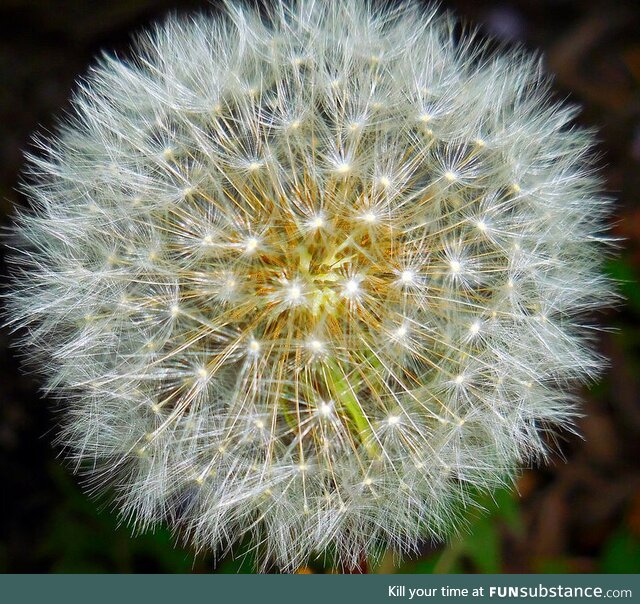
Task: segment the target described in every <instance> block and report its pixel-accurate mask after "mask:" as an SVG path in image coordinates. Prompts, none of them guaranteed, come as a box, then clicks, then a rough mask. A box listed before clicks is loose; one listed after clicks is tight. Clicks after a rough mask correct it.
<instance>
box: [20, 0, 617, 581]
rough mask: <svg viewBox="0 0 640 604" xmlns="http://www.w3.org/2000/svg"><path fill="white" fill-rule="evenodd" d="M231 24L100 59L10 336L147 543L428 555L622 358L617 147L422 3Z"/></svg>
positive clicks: (26, 216)
mask: <svg viewBox="0 0 640 604" xmlns="http://www.w3.org/2000/svg"><path fill="white" fill-rule="evenodd" d="M225 6H226V8H225V9H224V10H223V11H221V13H220V14H216V15H214V16H197V17H193V18H191V19H189V20H181V19H179V18H175V17H172V18H170V19H169V20H168V21H166V22H165V23H164V24H163V25H160V26H158V27H157V28H156V29H154V30H153V31H152V32H150V33H148V34H146V35H144V36H142V37H140V39H139V41H138V43H137V45H136V46H135V48H134V50H133V58H132V59H131V60H123V59H119V58H116V57H107V58H104V59H102V61H101V63H100V64H99V65H98V66H97V67H96V68H95V69H94V70H93V71H92V72H91V74H90V75H89V76H88V78H87V79H86V81H83V84H82V87H81V88H80V90H79V91H78V93H77V95H76V97H75V100H74V105H73V106H74V113H75V116H74V119H73V122H70V123H68V124H66V125H65V126H64V127H63V128H62V129H61V131H60V133H59V135H58V136H57V137H56V138H55V139H54V138H51V139H48V140H42V141H40V142H41V144H40V147H41V148H42V149H43V150H44V151H43V153H42V154H40V155H37V156H34V157H31V158H30V159H29V167H28V172H29V175H30V178H31V179H32V184H29V185H27V186H26V191H27V193H28V194H29V196H30V197H31V200H32V204H33V211H20V212H19V213H18V215H17V217H16V226H15V229H14V234H15V235H16V237H17V238H18V243H17V244H16V245H15V246H14V247H15V248H16V249H17V251H16V252H15V255H14V258H13V261H12V262H13V266H14V270H15V278H14V281H13V286H12V290H11V293H10V295H9V296H8V303H9V304H8V306H9V308H8V312H7V317H8V322H9V323H10V324H11V325H13V326H14V327H15V328H16V329H19V328H22V332H21V333H22V334H23V335H22V338H23V345H24V346H25V347H27V348H28V349H29V350H30V351H32V354H31V355H30V356H32V357H33V360H34V362H36V363H38V364H39V366H40V367H41V368H42V369H43V373H44V375H45V380H46V382H45V387H46V388H47V389H49V390H55V391H56V392H57V393H58V396H59V397H60V398H61V399H62V400H63V401H64V407H65V408H66V413H65V414H63V418H64V419H63V422H62V426H61V431H60V443H61V444H62V445H64V447H65V450H66V451H68V452H69V455H70V456H71V459H72V461H73V462H74V463H75V467H76V468H77V470H78V471H88V472H89V473H90V475H91V480H92V481H93V482H92V488H94V489H99V488H106V486H107V484H113V485H115V491H116V492H117V493H118V504H119V506H120V508H121V510H122V514H123V516H124V517H125V518H130V519H133V520H134V522H135V524H136V527H137V528H139V529H146V528H151V527H154V526H156V525H157V524H159V523H161V522H167V521H168V522H170V523H172V526H174V528H176V529H177V530H178V532H180V533H181V534H184V535H185V536H186V538H187V539H190V540H191V541H192V542H193V543H194V544H195V546H196V548H210V549H212V550H213V551H215V552H216V553H217V554H218V555H222V554H224V553H225V552H227V551H229V549H230V548H231V547H233V545H234V544H236V543H237V542H239V541H241V540H243V539H246V538H248V539H250V540H252V542H253V543H254V545H255V546H256V551H257V553H258V560H259V568H260V569H261V570H265V569H267V568H268V567H269V566H270V565H276V566H277V567H278V568H280V569H283V570H295V569H296V568H298V567H300V566H301V565H303V564H305V563H306V562H307V561H308V560H309V559H310V558H312V557H314V556H319V555H322V554H323V553H326V552H328V551H331V552H332V554H333V555H334V557H335V559H336V561H337V563H338V564H339V565H341V566H342V567H343V568H350V567H353V566H356V565H357V564H358V563H359V561H360V560H361V559H362V557H363V556H372V557H374V558H375V556H376V555H378V554H379V553H380V551H381V547H391V548H393V549H395V550H397V551H398V552H399V553H411V552H415V551H417V549H418V547H419V544H420V542H421V540H423V539H442V538H446V536H447V535H448V534H450V532H451V530H453V529H454V528H455V527H456V526H457V525H458V524H459V523H460V520H461V519H460V518H459V517H458V514H459V510H462V509H464V508H465V507H466V506H467V504H468V503H469V502H470V500H471V499H472V497H473V493H474V492H476V491H477V490H478V489H480V490H489V489H492V488H495V487H497V486H499V485H502V484H504V482H505V481H508V480H510V479H512V478H513V477H514V476H515V474H516V473H517V470H518V467H519V466H520V464H522V463H523V461H532V460H534V459H536V458H538V457H542V456H543V455H544V453H545V451H546V444H545V442H546V441H545V439H544V434H545V433H547V432H548V431H549V430H550V429H552V428H553V427H558V426H562V425H566V424H568V423H570V422H571V418H572V417H573V414H574V410H573V404H572V402H571V401H572V400H573V397H572V394H571V388H572V385H574V384H577V383H578V382H580V381H585V380H588V379H590V378H592V377H593V376H595V375H596V374H597V372H598V370H599V368H600V366H601V361H600V359H599V358H598V356H597V355H596V354H595V353H594V352H593V351H592V350H591V349H590V347H589V337H588V335H587V333H586V332H585V330H586V328H587V326H588V325H589V319H588V315H589V313H590V312H591V311H592V310H594V309H596V308H599V307H601V306H602V305H603V304H604V303H606V301H607V300H609V299H610V298H611V286H610V283H609V282H608V281H607V279H606V278H604V277H603V276H602V270H601V262H602V258H603V255H604V254H603V251H604V250H605V247H604V243H605V241H606V237H605V236H604V235H603V231H604V224H605V218H606V216H607V212H608V204H607V201H606V200H605V199H603V197H602V196H601V194H600V183H599V181H598V179H597V178H596V177H595V176H594V175H593V174H592V172H593V171H592V169H591V160H590V157H591V155H592V153H591V148H592V138H591V135H589V134H588V133H586V132H583V131H581V130H580V129H579V128H576V127H575V126H574V124H573V123H572V116H573V113H574V112H573V109H572V108H568V107H565V106H563V105H559V104H556V103H554V102H551V101H550V100H549V98H548V91H549V82H548V79H547V78H546V77H545V76H543V75H541V73H540V70H539V66H538V60H537V59H536V58H535V57H528V56H527V55H526V54H525V53H523V52H520V51H517V52H511V53H503V54H500V53H497V54H496V53H494V51H492V50H490V47H489V45H485V44H484V43H483V42H481V41H479V40H478V39H477V38H473V39H467V38H466V37H463V38H462V39H460V40H459V39H457V37H456V36H452V35H451V31H452V25H453V21H452V18H451V17H449V16H440V15H439V14H438V13H437V11H436V10H435V9H425V8H424V7H423V6H422V5H420V4H418V3H412V2H406V3H402V5H401V6H400V7H394V8H393V9H391V8H384V7H377V8H376V6H377V5H375V4H370V3H363V2H359V1H357V0H339V1H336V2H314V1H313V0H297V1H295V2H292V3H285V2H280V0H274V6H273V8H272V10H270V11H266V12H268V13H269V14H268V15H266V16H265V15H262V14H259V13H258V12H257V11H256V10H254V9H251V8H247V7H245V6H239V5H238V6H236V5H234V4H233V3H227V4H226V5H225ZM373 498H375V503H372V501H374V499H373Z"/></svg>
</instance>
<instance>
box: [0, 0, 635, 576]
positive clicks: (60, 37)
mask: <svg viewBox="0 0 640 604" xmlns="http://www.w3.org/2000/svg"><path fill="white" fill-rule="evenodd" d="M210 6H211V5H210V4H209V3H207V2H203V1H198V0H173V1H172V0H101V1H99V0H93V1H87V0H58V1H53V0H51V1H47V0H31V1H29V0H0V223H1V224H3V225H4V224H7V222H8V220H9V215H10V214H11V209H12V206H14V205H15V204H25V203H26V200H25V199H24V198H23V197H22V195H20V193H19V192H17V191H16V184H17V178H18V174H19V171H20V167H21V165H22V163H23V155H22V154H23V151H24V150H25V149H28V148H29V141H30V135H31V133H32V132H33V131H34V130H36V129H38V130H40V131H42V130H44V129H47V128H51V127H53V125H54V123H55V119H54V118H55V116H59V115H60V114H61V112H62V111H63V110H64V109H65V108H67V107H68V99H69V95H70V92H71V90H72V89H73V85H74V80H75V79H76V78H77V77H78V75H80V74H82V73H83V72H85V70H86V69H87V67H88V65H90V63H91V60H92V57H94V55H95V54H96V53H98V52H100V51H101V50H108V51H114V50H115V51H119V52H126V50H127V48H128V45H129V42H130V39H131V38H130V36H131V33H132V32H135V31H138V30H140V29H141V28H143V27H144V26H146V25H148V24H149V23H151V22H153V21H156V20H158V19H161V18H162V17H163V16H164V15H166V14H167V13H168V12H169V11H172V10H175V11H179V12H184V11H189V10H193V9H201V10H208V9H209V7H210ZM442 6H443V8H451V9H453V10H454V11H455V12H456V13H457V14H458V15H459V16H460V17H462V18H463V19H464V20H465V21H468V22H471V23H475V24H476V25H478V26H479V27H480V28H481V29H482V31H483V32H484V33H486V34H490V35H492V36H494V37H496V38H498V39H501V40H504V41H506V42H510V43H514V44H515V43H521V44H524V45H525V46H526V47H527V48H530V49H540V50H542V51H543V52H544V54H545V57H546V62H547V65H548V69H549V70H550V71H551V72H552V73H554V74H555V76H556V91H557V93H558V96H559V97H560V98H567V99H568V100H570V101H572V102H575V103H579V104H580V105H581V106H582V107H583V108H584V110H583V112H582V114H581V116H580V118H579V122H580V123H581V124H583V125H586V126H589V127H596V128H598V130H599V132H600V151H601V153H602V170H603V175H604V177H605V178H606V187H607V190H608V191H609V192H610V194H611V195H612V196H614V197H615V198H616V199H617V205H616V210H615V216H614V217H613V219H612V232H613V233H614V234H615V235H617V236H619V237H622V238H624V239H625V243H624V250H623V252H622V254H621V255H620V256H619V257H618V258H617V259H615V260H612V261H610V262H609V263H608V270H609V272H610V273H611V275H612V276H614V277H616V278H617V279H619V280H620V281H621V285H620V289H621V291H622V293H623V294H624V296H625V297H626V302H625V304H624V305H623V306H621V307H620V308H619V309H617V310H615V311H611V312H609V313H608V314H607V315H606V316H605V317H603V319H602V321H603V323H605V324H608V325H611V326H614V327H615V331H612V332H607V333H604V334H603V335H602V338H601V344H600V346H601V349H602V351H603V352H604V353H605V354H606V355H607V356H608V357H609V358H610V359H611V367H610V368H609V369H608V371H607V372H606V373H605V375H604V376H603V378H602V379H601V380H600V381H599V383H598V384H597V385H595V386H594V387H592V388H590V389H588V390H587V389H585V390H584V391H583V392H582V393H581V395H582V398H583V400H584V417H583V418H582V419H581V420H580V421H579V426H578V427H579V432H580V433H581V434H582V435H583V438H578V437H575V436H570V435H563V436H562V438H561V442H560V447H559V448H560V453H558V454H557V455H555V456H554V458H553V459H552V461H551V463H550V464H549V465H548V466H546V467H544V468H542V469H530V470H526V471H525V472H524V473H523V475H522V477H521V478H520V480H519V481H518V489H517V492H513V493H512V492H510V491H504V492H498V493H496V494H495V498H494V500H491V499H487V500H486V501H485V502H484V503H485V507H486V508H487V509H488V512H487V513H486V514H482V515H481V514H472V515H471V516H470V517H469V530H468V531H467V532H465V533H464V534H462V535H461V536H460V537H458V538H455V539H454V540H453V541H452V542H451V543H449V544H448V545H447V546H446V547H444V548H442V547H440V548H438V547H434V546H431V545H429V544H426V545H425V547H424V553H423V555H422V556H421V557H420V558H418V559H416V560H412V561H408V562H407V563H406V564H404V565H403V566H402V567H400V568H399V569H396V572H410V573H411V572H413V573H424V572H433V571H435V572H640V465H639V464H638V460H639V459H640V438H639V437H640V285H639V284H638V279H639V277H640V3H639V2H637V1H631V0H630V1H628V2H622V1H616V0H535V1H534V0H531V1H526V0H512V1H506V0H502V1H499V0H495V1H493V0H486V1H481V0H475V1H474V0H443V2H442ZM1 260H2V259H1V258H0V261H1ZM1 273H2V275H3V277H2V279H3V282H4V281H6V278H5V277H4V275H5V266H4V263H3V264H2V267H1ZM9 345H10V338H9V335H8V333H7V332H6V330H2V331H0V485H1V493H2V494H1V495H0V498H1V506H2V508H1V510H0V571H2V572H211V570H213V569H214V568H215V569H216V570H217V572H247V571H249V570H250V568H251V559H250V558H245V559H241V560H232V559H231V558H227V559H223V560H221V561H218V563H217V564H216V563H215V562H214V560H213V557H212V556H206V555H200V556H197V557H194V555H193V553H192V552H190V551H188V550H186V549H182V548H180V547H176V546H175V545H174V542H173V540H172V539H171V536H170V535H169V533H168V531H166V530H160V531H156V532H155V533H154V534H146V535H142V536H137V537H132V536H131V534H130V531H129V529H128V528H127V527H126V526H121V525H120V524H119V521H118V517H117V514H116V513H115V512H114V511H113V510H112V509H110V508H109V507H108V505H107V504H105V503H103V502H100V501H95V500H91V499H89V498H87V497H86V496H85V495H83V494H82V492H81V491H80V488H79V487H78V483H77V480H76V479H75V478H74V477H73V476H72V475H71V474H70V473H69V472H68V471H67V470H66V469H65V467H64V465H63V463H62V462H61V461H60V460H59V459H57V457H56V455H57V453H56V451H55V450H54V449H53V448H52V446H51V441H52V430H53V426H54V421H55V420H54V417H53V415H52V413H51V404H50V402H49V401H47V400H44V399H42V397H41V396H40V394H39V392H38V381H37V378H36V377H33V376H31V375H25V374H24V373H23V372H21V371H20V369H19V366H18V362H17V360H16V357H15V353H14V351H12V350H10V348H9ZM392 562H393V561H392V559H391V557H390V556H389V557H388V558H385V559H384V560H383V561H382V564H381V565H380V567H378V568H370V569H368V570H369V572H376V571H377V572H393V571H394V567H393V563H392ZM308 570H309V571H310V572H328V571H330V569H324V568H321V567H315V566H313V567H311V568H310V569H308Z"/></svg>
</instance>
